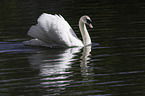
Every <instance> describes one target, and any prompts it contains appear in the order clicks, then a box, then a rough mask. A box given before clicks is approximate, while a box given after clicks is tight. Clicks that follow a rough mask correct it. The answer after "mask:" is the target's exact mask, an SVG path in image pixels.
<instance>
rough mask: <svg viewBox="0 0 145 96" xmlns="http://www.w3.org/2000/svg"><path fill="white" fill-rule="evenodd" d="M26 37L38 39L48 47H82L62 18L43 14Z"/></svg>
mask: <svg viewBox="0 0 145 96" xmlns="http://www.w3.org/2000/svg"><path fill="white" fill-rule="evenodd" d="M28 35H30V36H32V37H34V38H38V39H39V40H42V41H43V42H45V43H47V44H48V45H49V46H52V47H53V46H62V47H71V46H83V44H82V42H81V41H80V40H79V39H78V38H77V36H76V35H75V33H74V31H73V30H72V28H71V27H70V25H69V24H68V23H67V21H65V20H64V18H63V17H62V16H58V15H51V14H46V13H43V14H42V15H41V16H40V17H39V18H38V24H37V25H36V26H32V27H31V28H30V30H29V31H28Z"/></svg>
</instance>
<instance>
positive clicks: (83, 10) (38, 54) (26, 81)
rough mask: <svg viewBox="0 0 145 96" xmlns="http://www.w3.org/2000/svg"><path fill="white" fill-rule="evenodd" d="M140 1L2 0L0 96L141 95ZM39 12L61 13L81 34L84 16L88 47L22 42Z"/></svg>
mask: <svg viewBox="0 0 145 96" xmlns="http://www.w3.org/2000/svg"><path fill="white" fill-rule="evenodd" d="M144 6H145V2H141V1H132V0H127V1H124V0H123V1H120V0H119V1H115V0H109V1H107V0H98V1H96V0H91V1H90V0H83V2H81V1H80V0H59V1H56V0H53V1H52V0H51V1H50V0H49V1H48V0H22V1H19V0H9V1H8V0H1V1H0V10H1V15H0V19H1V20H0V95H1V96H30V95H31V96H33V95H35V96H53V95H55V96H144V94H145V87H144V85H145V71H144V70H145V55H144V53H145V27H144V26H145V7H144ZM42 13H51V14H61V15H62V16H63V17H64V18H65V19H66V20H67V21H68V22H69V24H70V25H71V26H72V28H73V29H74V31H75V32H76V34H77V35H78V37H79V38H80V39H81V35H80V32H79V28H78V20H79V18H80V17H81V16H82V15H89V16H90V17H91V19H92V21H93V26H94V28H93V29H89V28H88V31H89V33H90V36H91V39H92V42H93V44H92V46H89V47H84V48H67V49H61V48H54V49H52V48H45V47H32V46H24V45H23V44H22V43H21V42H22V41H26V40H30V39H31V37H29V36H27V31H28V30H29V28H30V26H32V25H34V24H36V23H37V18H38V17H39V16H40V15H41V14H42Z"/></svg>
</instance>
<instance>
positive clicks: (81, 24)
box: [79, 20, 91, 46]
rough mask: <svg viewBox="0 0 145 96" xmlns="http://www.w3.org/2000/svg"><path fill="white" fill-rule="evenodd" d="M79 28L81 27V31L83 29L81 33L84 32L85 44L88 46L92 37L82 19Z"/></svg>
mask: <svg viewBox="0 0 145 96" xmlns="http://www.w3.org/2000/svg"><path fill="white" fill-rule="evenodd" d="M79 28H80V31H81V34H82V38H83V43H84V46H87V45H89V44H91V38H90V36H89V33H88V30H87V28H86V25H85V23H84V22H82V21H81V20H80V21H79Z"/></svg>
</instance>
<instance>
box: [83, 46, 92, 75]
mask: <svg viewBox="0 0 145 96" xmlns="http://www.w3.org/2000/svg"><path fill="white" fill-rule="evenodd" d="M90 52H91V46H86V47H84V48H83V52H82V56H81V64H80V67H81V72H82V76H86V75H91V74H92V72H91V68H89V66H88V63H90V60H91V58H90V55H91V54H90Z"/></svg>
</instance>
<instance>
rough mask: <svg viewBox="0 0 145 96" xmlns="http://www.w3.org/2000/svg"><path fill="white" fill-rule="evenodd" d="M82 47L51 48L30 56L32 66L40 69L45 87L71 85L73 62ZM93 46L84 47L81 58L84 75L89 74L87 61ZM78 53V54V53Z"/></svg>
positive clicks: (42, 83)
mask: <svg viewBox="0 0 145 96" xmlns="http://www.w3.org/2000/svg"><path fill="white" fill-rule="evenodd" d="M81 51H82V48H81V47H79V48H69V49H50V50H39V51H38V52H37V53H36V54H33V55H32V56H30V57H29V62H30V64H31V67H32V68H34V69H39V70H40V72H39V75H40V77H41V79H40V82H41V85H43V87H52V86H53V87H54V86H55V87H56V86H58V87H60V86H66V85H69V84H70V82H71V80H70V79H68V78H69V77H70V76H72V75H73V73H72V72H71V71H70V70H69V69H71V64H73V63H74V60H79V59H74V57H75V56H76V57H77V56H79V55H77V54H79V52H81ZM90 52H91V46H90V47H89V46H88V47H84V48H83V52H82V56H81V57H80V56H79V57H80V58H81V60H79V61H81V65H80V67H81V72H82V75H84V74H86V75H88V74H87V73H88V70H84V69H87V67H88V66H87V63H88V61H89V60H90V58H89V56H90ZM76 53H77V54H76Z"/></svg>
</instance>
